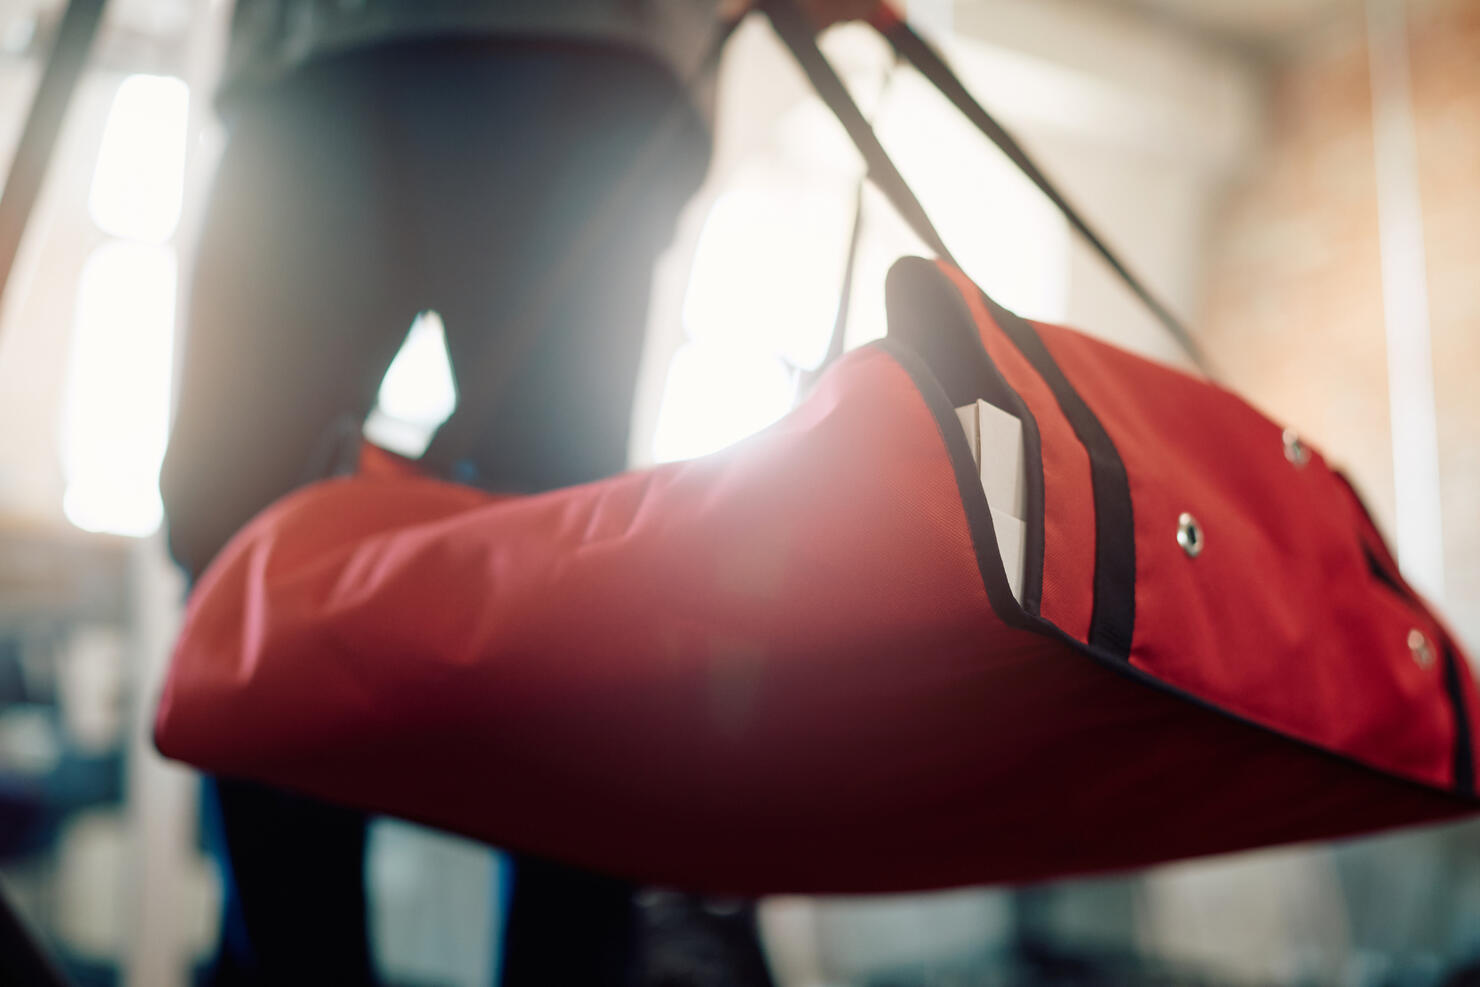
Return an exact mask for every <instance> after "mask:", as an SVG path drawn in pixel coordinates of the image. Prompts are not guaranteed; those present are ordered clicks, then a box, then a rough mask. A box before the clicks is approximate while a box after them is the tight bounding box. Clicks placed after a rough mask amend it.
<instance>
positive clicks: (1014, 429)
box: [956, 401, 1028, 602]
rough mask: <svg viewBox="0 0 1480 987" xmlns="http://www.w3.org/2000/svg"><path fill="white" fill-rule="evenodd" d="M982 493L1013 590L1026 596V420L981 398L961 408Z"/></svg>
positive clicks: (958, 412)
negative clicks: (989, 511)
mask: <svg viewBox="0 0 1480 987" xmlns="http://www.w3.org/2000/svg"><path fill="white" fill-rule="evenodd" d="M956 417H957V418H958V419H959V420H960V422H961V427H962V429H963V430H964V431H965V432H966V442H967V444H968V445H969V446H970V447H971V456H972V458H973V459H974V460H976V464H977V471H978V473H979V475H980V476H981V484H982V492H983V493H985V494H986V497H987V506H988V507H989V508H990V509H991V512H992V527H993V528H994V529H996V532H997V551H998V552H999V553H1000V554H1001V556H1002V566H1003V568H1004V569H1005V570H1006V572H1007V583H1008V585H1009V586H1010V587H1011V588H1012V595H1013V597H1015V598H1016V599H1017V600H1018V601H1019V602H1021V601H1022V583H1023V544H1024V542H1025V541H1026V539H1027V527H1028V526H1027V523H1026V517H1027V482H1026V478H1025V475H1024V469H1023V458H1024V457H1023V423H1022V422H1020V421H1018V419H1017V417H1016V416H1015V415H1010V414H1008V413H1007V412H1005V411H1003V410H1002V409H1001V408H998V407H997V406H996V405H993V404H988V403H987V402H986V401H977V402H976V404H975V405H967V406H966V407H964V408H957V409H956Z"/></svg>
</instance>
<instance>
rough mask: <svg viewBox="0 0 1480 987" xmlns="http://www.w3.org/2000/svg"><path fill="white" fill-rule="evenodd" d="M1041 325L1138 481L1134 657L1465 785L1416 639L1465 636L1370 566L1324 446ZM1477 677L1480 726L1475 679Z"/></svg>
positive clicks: (1160, 673)
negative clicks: (1199, 537)
mask: <svg viewBox="0 0 1480 987" xmlns="http://www.w3.org/2000/svg"><path fill="white" fill-rule="evenodd" d="M1038 330H1039V333H1040V335H1041V336H1042V338H1043V339H1044V341H1045V343H1046V344H1047V345H1048V347H1049V349H1050V351H1051V352H1052V353H1053V354H1054V358H1055V360H1056V361H1057V362H1058V364H1059V366H1060V367H1061V368H1062V369H1063V371H1064V373H1065V374H1066V375H1067V376H1068V377H1069V379H1070V381H1071V382H1072V383H1073V384H1074V386H1075V389H1076V390H1077V391H1079V393H1080V395H1081V396H1082V397H1083V398H1084V399H1085V400H1086V401H1087V402H1088V403H1089V404H1090V405H1091V407H1092V408H1093V409H1094V410H1095V412H1096V415H1097V416H1098V417H1099V419H1100V421H1101V423H1102V424H1104V426H1105V428H1106V429H1107V431H1109V432H1110V435H1111V438H1112V439H1114V441H1115V444H1116V447H1117V449H1118V450H1119V451H1120V455H1121V457H1122V459H1123V460H1124V461H1125V464H1126V470H1127V473H1128V474H1129V476H1130V480H1131V489H1132V498H1133V501H1134V505H1135V517H1136V570H1137V571H1136V587H1137V593H1136V608H1137V618H1136V637H1135V641H1134V644H1133V647H1132V661H1133V662H1134V663H1135V664H1136V665H1137V666H1138V667H1141V668H1144V669H1145V670H1147V671H1148V672H1150V673H1151V674H1153V675H1154V676H1156V677H1157V678H1158V679H1160V680H1162V681H1164V682H1167V683H1169V684H1172V685H1175V686H1177V687H1179V688H1182V689H1185V690H1186V691H1188V692H1191V693H1192V694H1194V695H1198V696H1202V697H1204V698H1206V699H1208V700H1210V701H1211V702H1213V703H1215V704H1216V705H1218V706H1219V707H1221V708H1224V709H1227V710H1229V711H1231V712H1234V713H1236V714H1238V715H1240V716H1243V717H1246V718H1248V719H1250V720H1253V721H1255V722H1257V723H1263V724H1266V725H1270V726H1277V728H1278V729H1280V730H1281V731H1282V732H1284V733H1287V734H1290V735H1292V736H1295V737H1299V738H1301V739H1304V740H1308V741H1310V742H1312V743H1314V744H1317V745H1318V746H1321V747H1325V748H1327V749H1330V750H1335V751H1339V752H1341V753H1344V754H1346V755H1348V756H1351V757H1353V758H1355V759H1357V760H1359V761H1362V762H1364V763H1367V764H1371V765H1373V766H1375V767H1378V768H1381V769H1383V770H1387V771H1392V772H1393V773H1395V774H1400V775H1404V776H1406V777H1410V778H1416V779H1419V780H1422V781H1425V782H1428V783H1430V784H1433V785H1439V786H1444V785H1450V784H1453V783H1454V782H1455V780H1456V779H1455V778H1454V777H1453V772H1452V767H1453V759H1452V751H1453V745H1454V742H1455V723H1454V717H1453V711H1452V709H1451V706H1450V702H1449V699H1448V696H1447V695H1446V693H1445V690H1444V688H1443V676H1444V667H1443V663H1442V662H1440V661H1437V660H1436V661H1435V662H1434V663H1433V664H1432V665H1430V666H1429V667H1427V668H1423V667H1420V666H1419V664H1418V663H1417V662H1415V661H1414V659H1413V656H1412V654H1411V653H1410V649H1409V646H1408V634H1409V632H1410V630H1413V629H1417V630H1419V631H1421V632H1422V633H1423V634H1425V635H1426V636H1427V637H1428V639H1429V640H1430V641H1432V642H1435V643H1436V644H1437V643H1438V642H1440V641H1444V642H1447V643H1449V644H1450V646H1451V647H1453V642H1452V641H1451V640H1450V639H1449V638H1448V636H1447V635H1446V634H1443V633H1442V632H1441V630H1440V628H1439V626H1438V624H1437V623H1436V621H1435V620H1434V619H1433V617H1432V616H1431V615H1430V614H1429V613H1428V611H1427V609H1426V608H1424V607H1423V606H1422V605H1421V604H1420V603H1418V602H1416V601H1409V600H1404V599H1402V598H1400V597H1399V596H1398V595H1397V594H1395V593H1394V592H1392V591H1391V590H1390V589H1388V588H1387V587H1385V586H1383V585H1382V584H1381V583H1380V582H1379V581H1378V579H1377V578H1376V577H1375V576H1374V575H1373V574H1372V573H1371V571H1370V570H1369V567H1368V563H1367V560H1366V558H1365V557H1364V555H1363V552H1362V544H1363V541H1364V540H1367V539H1371V538H1373V537H1375V534H1376V532H1375V530H1373V528H1372V526H1371V523H1370V521H1368V520H1367V518H1366V517H1365V514H1364V512H1363V511H1362V510H1361V508H1360V506H1359V505H1358V504H1357V503H1356V502H1355V501H1354V500H1353V499H1352V497H1351V496H1350V495H1349V491H1348V488H1347V486H1346V484H1345V483H1344V482H1343V481H1342V480H1341V479H1340V478H1339V477H1338V476H1337V475H1336V474H1335V473H1334V472H1333V471H1332V470H1331V469H1330V468H1329V467H1328V466H1327V464H1326V462H1325V459H1324V458H1323V457H1322V456H1321V455H1320V454H1319V453H1318V452H1315V451H1314V450H1312V451H1311V453H1310V460H1309V462H1308V463H1307V464H1306V465H1305V466H1304V467H1297V466H1295V465H1294V464H1293V463H1291V462H1290V461H1289V460H1288V459H1287V458H1286V456H1285V451H1284V443H1283V439H1282V432H1283V429H1282V428H1281V427H1280V426H1279V425H1276V424H1275V423H1273V422H1271V421H1269V420H1268V419H1266V418H1264V417H1263V416H1262V415H1260V414H1259V413H1258V412H1256V411H1255V410H1254V409H1253V408H1251V407H1250V406H1249V405H1248V404H1246V403H1245V402H1243V401H1242V400H1240V399H1239V398H1238V397H1236V396H1234V395H1233V394H1230V393H1228V392H1227V391H1224V390H1222V389H1221V388H1218V387H1216V386H1212V385H1209V384H1207V383H1205V382H1202V381H1199V380H1197V379H1195V378H1192V377H1189V376H1186V375H1184V374H1181V373H1178V372H1176V371H1173V370H1171V369H1170V368H1167V367H1163V366H1160V365H1158V364H1155V363H1153V362H1150V361H1147V360H1142V359H1138V358H1136V357H1134V356H1132V355H1130V354H1128V353H1125V352H1123V351H1121V350H1117V349H1115V348H1114V347H1111V346H1107V345H1105V344H1103V343H1099V342H1096V341H1095V340H1092V339H1089V338H1087V337H1085V336H1083V335H1080V334H1079V333H1075V332H1072V331H1069V330H1065V329H1060V328H1057V327H1053V326H1039V327H1038ZM1190 408H1196V409H1197V413H1196V414H1188V413H1187V410H1188V409H1190ZM1182 512H1189V513H1191V514H1192V515H1194V516H1195V517H1196V518H1197V520H1198V521H1199V523H1200V524H1201V526H1202V530H1203V532H1204V535H1205V539H1206V547H1205V548H1204V549H1203V551H1202V553H1201V554H1200V555H1199V556H1198V557H1197V558H1196V559H1192V558H1189V557H1188V556H1187V555H1186V553H1185V552H1184V551H1183V550H1182V548H1181V547H1180V546H1179V545H1178V544H1177V540H1176V532H1177V519H1178V516H1179V515H1180V514H1181V513H1182ZM1377 541H1378V542H1379V543H1380V539H1377ZM1384 554H1385V553H1384ZM1338 587H1339V588H1340V589H1339V590H1338V589H1337V588H1338ZM1314 608H1319V609H1320V611H1321V619H1320V620H1312V619H1311V611H1312V609H1314ZM1464 682H1465V685H1466V688H1465V702H1466V705H1467V707H1468V709H1469V710H1470V717H1471V721H1472V722H1473V721H1474V718H1475V710H1476V705H1475V694H1474V683H1473V680H1472V679H1471V677H1470V676H1469V675H1465V676H1464Z"/></svg>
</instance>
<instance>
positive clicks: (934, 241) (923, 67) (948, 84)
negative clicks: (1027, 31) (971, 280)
mask: <svg viewBox="0 0 1480 987" xmlns="http://www.w3.org/2000/svg"><path fill="white" fill-rule="evenodd" d="M759 6H760V7H761V8H762V9H763V10H764V11H765V13H766V15H767V16H768V17H769V18H770V19H771V24H772V26H773V27H775V29H776V33H777V35H778V36H779V37H780V38H781V40H782V42H783V43H784V44H785V45H786V47H787V48H789V49H790V50H791V53H792V55H793V57H795V58H796V60H797V63H798V64H799V65H800V66H801V67H802V71H803V72H805V73H806V74H807V77H808V79H810V80H811V82H812V85H813V88H815V89H816V90H817V95H818V96H819V97H821V99H822V101H823V102H824V103H826V104H827V106H828V108H829V109H830V110H832V112H833V114H834V115H836V116H837V118H838V121H839V122H840V123H842V125H843V129H844V130H846V131H847V132H848V136H849V137H850V138H852V140H853V143H854V144H855V145H856V146H857V148H858V150H859V153H861V154H862V155H863V158H864V161H865V162H866V163H867V165H868V169H869V177H870V178H872V179H873V181H874V183H875V184H876V185H877V186H878V187H879V190H880V191H882V192H883V193H884V194H885V195H886V196H887V197H888V198H889V200H890V201H891V202H892V203H893V204H894V206H895V208H896V209H898V210H899V212H900V215H902V216H903V217H904V219H905V221H906V222H908V223H909V224H910V226H911V227H912V228H913V229H914V230H915V232H916V234H917V235H918V236H919V237H920V238H921V239H922V240H924V241H925V243H926V244H927V245H928V246H929V247H930V249H932V250H934V251H935V252H936V253H938V254H939V255H940V256H941V257H942V258H944V259H946V260H950V259H951V256H950V253H949V252H948V251H947V250H946V248H945V245H944V243H942V242H941V239H940V235H939V234H938V233H937V232H936V231H935V228H934V227H933V226H931V224H930V220H929V218H928V217H926V215H925V212H924V210H923V208H922V207H921V206H920V203H919V200H918V199H917V198H916V197H915V195H914V194H913V193H912V192H911V191H910V189H909V188H908V186H907V185H905V182H904V179H903V178H902V177H901V176H900V174H899V172H898V170H897V169H895V167H894V165H893V163H892V162H891V161H890V160H889V156H888V154H887V153H886V152H885V151H884V148H883V146H882V145H881V144H880V143H879V140H878V138H877V136H876V135H875V134H874V132H873V129H872V128H871V127H870V126H869V125H868V123H867V121H866V120H864V118H863V114H862V113H860V112H859V110H858V107H857V105H856V104H855V103H854V102H853V98H852V97H851V96H850V95H849V94H848V90H847V89H846V88H845V87H844V86H843V84H842V81H841V80H840V79H838V76H837V73H836V72H834V71H833V69H832V66H831V65H829V64H828V61H827V58H826V57H825V56H824V55H823V54H822V51H821V49H819V48H818V47H817V39H816V36H815V30H814V28H813V26H812V24H811V22H810V21H809V20H808V19H807V16H806V15H805V14H804V13H803V12H802V10H801V8H800V7H798V5H797V3H796V0H761V2H760V4H759ZM871 23H872V24H873V25H874V27H875V29H876V30H878V31H879V32H880V33H881V34H882V35H883V36H884V38H885V39H886V40H887V41H888V42H889V44H890V45H891V46H892V47H893V48H894V51H895V53H896V54H897V55H898V56H899V57H900V58H901V59H903V60H904V61H906V62H909V63H910V64H911V65H913V66H914V67H915V69H916V70H917V71H919V72H920V73H921V74H922V75H923V76H924V77H925V78H926V79H927V80H928V81H929V82H930V83H931V84H932V85H934V86H935V87H936V88H937V89H939V90H940V92H941V93H942V94H943V95H944V96H945V97H946V98H947V99H949V100H950V101H951V103H952V104H954V105H955V106H956V107H957V109H959V110H960V111H961V112H962V113H963V114H964V115H965V116H966V118H967V119H968V120H970V121H971V122H972V123H973V124H974V125H975V126H976V127H977V129H978V130H980V131H981V132H982V133H983V134H984V135H985V136H986V137H987V139H988V140H990V141H991V142H992V143H993V144H995V145H996V146H997V147H998V148H999V149H1000V150H1001V151H1002V152H1003V153H1004V154H1006V155H1007V157H1008V158H1009V159H1010V160H1011V161H1012V163H1013V164H1015V165H1017V167H1018V168H1019V169H1021V170H1022V172H1023V173H1024V174H1025V175H1027V176H1028V178H1029V180H1031V181H1032V182H1033V184H1034V185H1036V186H1037V187H1038V188H1039V190H1040V191H1042V192H1043V194H1044V195H1046V196H1048V198H1049V200H1050V201H1051V202H1053V204H1054V205H1055V206H1057V207H1058V209H1059V211H1060V212H1062V213H1063V214H1064V218H1065V219H1067V220H1068V221H1069V224H1070V225H1071V226H1073V227H1074V229H1075V230H1077V231H1078V232H1079V234H1080V235H1081V236H1083V237H1084V238H1085V239H1086V240H1087V241H1089V243H1090V245H1091V246H1092V247H1094V248H1095V250H1096V251H1097V252H1098V253H1099V254H1100V256H1101V257H1103V258H1104V259H1105V261H1106V262H1107V263H1108V264H1109V265H1110V267H1111V268H1112V269H1113V270H1114V271H1115V273H1116V274H1118V275H1119V276H1120V277H1121V279H1122V280H1124V281H1125V283H1126V285H1127V286H1129V287H1130V289H1131V291H1133V292H1134V293H1135V294H1136V296H1137V297H1138V298H1140V299H1141V301H1142V302H1144V303H1145V304H1146V307H1147V308H1148V309H1150V310H1151V313H1152V314H1153V315H1154V316H1156V318H1157V320H1158V321H1159V322H1161V324H1162V325H1163V326H1164V327H1166V329H1167V331H1168V332H1169V333H1170V334H1171V335H1172V337H1173V338H1174V339H1176V341H1177V343H1178V344H1179V345H1180V346H1181V347H1182V349H1183V350H1184V351H1185V352H1186V353H1187V355H1188V356H1189V357H1190V358H1191V359H1192V361H1193V363H1194V364H1196V365H1197V366H1198V367H1205V362H1204V360H1203V357H1202V354H1201V352H1200V351H1199V349H1198V347H1197V343H1196V342H1195V341H1194V340H1193V338H1192V336H1191V334H1190V333H1188V332H1187V330H1186V329H1185V328H1183V326H1182V324H1181V323H1180V322H1179V321H1178V320H1177V318H1176V316H1174V315H1172V313H1171V311H1170V310H1169V309H1168V308H1167V307H1166V306H1165V305H1163V304H1162V303H1161V302H1160V301H1158V300H1157V298H1156V296H1154V295H1153V294H1152V293H1151V292H1150V291H1149V290H1148V289H1147V288H1146V287H1145V285H1144V284H1143V283H1142V282H1141V281H1140V280H1139V279H1138V278H1137V277H1136V276H1135V275H1133V274H1132V273H1131V272H1130V269H1129V268H1127V267H1126V265H1125V264H1124V263H1122V262H1121V260H1120V259H1119V258H1118V257H1117V256H1116V255H1115V253H1114V252H1113V251H1112V250H1111V249H1110V248H1109V247H1108V246H1106V244H1105V242H1104V240H1102V239H1100V237H1099V235H1098V234H1096V233H1095V232H1094V230H1093V229H1091V228H1090V226H1089V224H1088V223H1086V222H1085V221H1084V219H1083V217H1081V216H1080V215H1079V212H1078V211H1077V210H1076V209H1075V208H1074V207H1073V206H1071V205H1070V204H1069V202H1068V200H1067V199H1065V198H1064V196H1063V195H1062V194H1061V193H1060V192H1059V191H1058V189H1057V188H1055V187H1054V185H1053V183H1052V182H1051V181H1049V179H1048V176H1047V175H1045V174H1044V173H1043V170H1042V169H1041V168H1039V167H1038V166H1037V165H1036V164H1035V163H1034V162H1033V160H1032V158H1030V157H1029V156H1028V154H1027V152H1026V151H1024V150H1023V148H1022V146H1021V145H1020V144H1018V142H1017V141H1016V140H1015V139H1014V138H1013V136H1012V135H1011V134H1010V133H1008V132H1007V130H1006V129H1005V128H1004V127H1003V126H1002V125H1001V124H1000V123H998V122H997V120H996V119H995V118H993V117H992V115H991V114H990V113H988V112H987V111H986V109H984V108H983V107H982V105H981V104H980V103H978V102H977V101H976V100H975V99H974V98H973V97H972V95H971V93H970V92H968V91H967V89H966V87H965V86H964V85H963V84H962V83H961V80H960V79H958V78H957V77H956V74H955V73H954V72H952V71H951V68H950V66H948V65H947V64H946V62H945V60H944V59H943V58H941V56H940V55H939V54H938V53H937V52H936V51H935V49H933V48H932V47H931V46H930V44H929V43H928V42H926V41H925V40H924V39H923V38H921V37H920V36H919V35H918V34H916V33H915V32H914V30H913V29H911V28H910V26H909V25H908V24H906V23H905V22H904V20H903V19H902V18H900V17H899V16H898V15H897V14H895V13H894V12H893V10H892V9H891V8H890V7H889V6H888V5H887V4H884V3H881V4H879V6H878V7H877V8H876V13H875V15H874V17H873V19H872V21H871Z"/></svg>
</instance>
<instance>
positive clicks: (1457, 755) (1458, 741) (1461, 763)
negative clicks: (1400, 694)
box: [1343, 477, 1475, 798]
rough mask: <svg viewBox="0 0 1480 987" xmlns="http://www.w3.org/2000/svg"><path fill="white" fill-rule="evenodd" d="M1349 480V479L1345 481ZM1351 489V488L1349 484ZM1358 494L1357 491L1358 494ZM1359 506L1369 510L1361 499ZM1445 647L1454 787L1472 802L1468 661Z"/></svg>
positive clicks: (1385, 578)
mask: <svg viewBox="0 0 1480 987" xmlns="http://www.w3.org/2000/svg"><path fill="white" fill-rule="evenodd" d="M1343 479H1345V477H1343ZM1348 485H1349V484H1348ZM1355 493H1356V491H1353V494H1355ZM1357 504H1358V505H1359V506H1361V507H1362V510H1364V511H1365V510H1366V509H1367V508H1366V505H1364V504H1362V502H1361V499H1360V498H1358V500H1357ZM1361 541H1362V554H1363V555H1364V556H1365V557H1366V559H1367V569H1368V571H1369V572H1371V574H1372V578H1373V579H1375V580H1377V582H1378V583H1379V584H1381V585H1382V587H1383V588H1384V589H1386V590H1387V591H1388V592H1390V593H1392V594H1393V595H1394V596H1396V597H1397V598H1398V600H1399V601H1400V602H1401V603H1402V605H1403V606H1405V607H1411V608H1413V609H1414V610H1416V611H1417V612H1419V613H1424V605H1423V601H1422V600H1420V599H1419V598H1418V594H1416V593H1414V592H1413V590H1412V589H1410V588H1409V587H1408V585H1407V584H1406V583H1404V582H1403V580H1402V578H1401V577H1399V576H1398V574H1397V573H1395V572H1393V571H1392V570H1391V569H1389V568H1388V566H1387V564H1386V563H1384V562H1383V561H1382V560H1381V559H1380V558H1378V556H1377V553H1376V552H1375V551H1373V549H1372V546H1371V545H1369V544H1367V540H1366V539H1365V538H1364V539H1362V540H1361ZM1442 643H1443V645H1444V693H1445V697H1446V698H1447V699H1448V700H1449V707H1450V711H1451V712H1452V713H1453V715H1454V749H1453V751H1452V752H1451V754H1450V770H1452V771H1453V772H1454V787H1455V789H1456V790H1457V791H1458V792H1460V794H1462V795H1468V796H1471V797H1472V798H1473V797H1474V795H1475V745H1474V740H1473V735H1472V733H1471V730H1470V713H1469V710H1468V709H1466V708H1465V686H1464V678H1463V676H1464V675H1465V674H1467V672H1466V669H1465V665H1464V661H1463V659H1461V658H1460V657H1459V655H1458V654H1456V653H1455V651H1454V649H1453V648H1452V647H1450V646H1449V642H1448V641H1444V642H1442Z"/></svg>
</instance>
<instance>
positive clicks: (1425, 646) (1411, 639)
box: [1408, 627, 1434, 668]
mask: <svg viewBox="0 0 1480 987" xmlns="http://www.w3.org/2000/svg"><path fill="white" fill-rule="evenodd" d="M1408 651H1409V653H1410V654H1412V655H1413V660H1414V661H1415V662H1416V663H1417V664H1418V667H1419V668H1428V667H1429V666H1430V665H1432V664H1433V663H1434V649H1433V647H1432V646H1431V645H1430V644H1429V639H1428V636H1427V635H1425V634H1424V632H1423V631H1421V630H1419V629H1418V628H1417V627H1415V628H1414V629H1413V630H1411V631H1409V632H1408Z"/></svg>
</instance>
